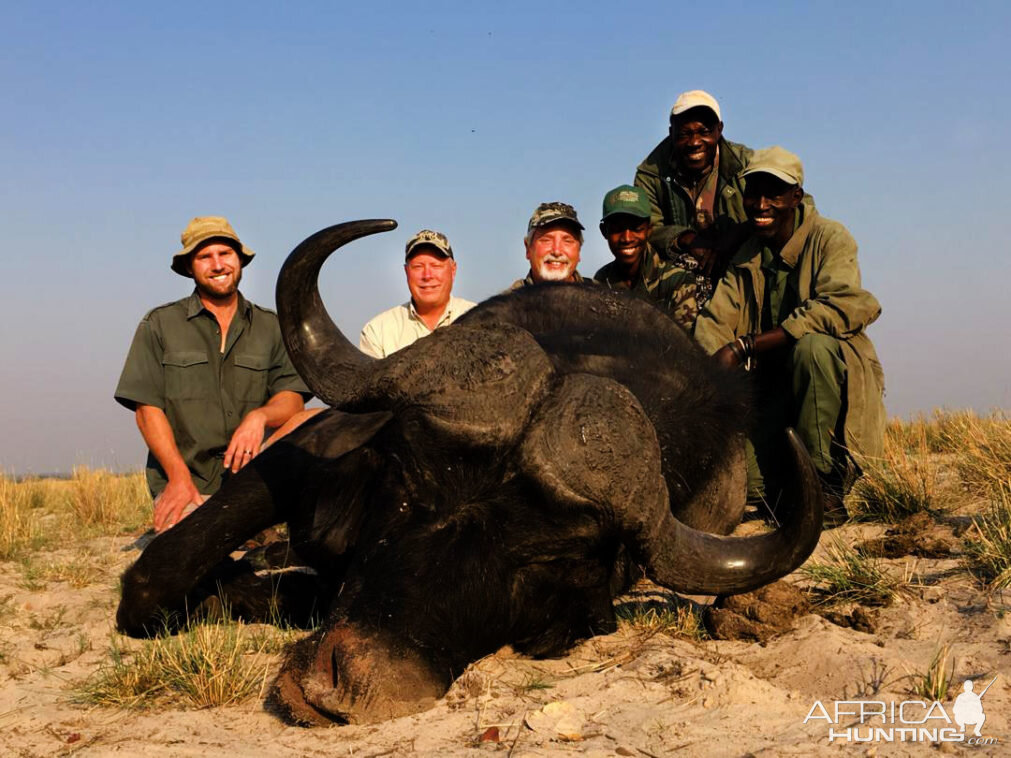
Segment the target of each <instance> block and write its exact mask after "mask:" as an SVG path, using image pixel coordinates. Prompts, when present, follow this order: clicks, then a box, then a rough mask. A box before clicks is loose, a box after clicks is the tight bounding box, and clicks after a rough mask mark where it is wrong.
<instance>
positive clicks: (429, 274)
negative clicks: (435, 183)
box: [358, 229, 475, 358]
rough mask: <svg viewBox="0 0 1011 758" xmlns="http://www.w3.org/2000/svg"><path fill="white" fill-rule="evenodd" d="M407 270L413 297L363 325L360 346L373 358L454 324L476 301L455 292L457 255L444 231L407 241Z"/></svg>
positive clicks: (421, 234)
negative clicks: (465, 298) (473, 301)
mask: <svg viewBox="0 0 1011 758" xmlns="http://www.w3.org/2000/svg"><path fill="white" fill-rule="evenodd" d="M404 273H405V274H406V275H407V289H408V290H409V291H410V293H411V299H410V300H408V301H407V302H406V303H403V304H401V305H397V306H395V307H393V308H390V309H389V310H386V311H383V312H382V313H380V314H379V315H378V316H376V317H375V318H373V319H371V320H370V321H369V322H368V323H367V324H365V327H364V328H363V329H362V333H361V336H360V338H359V340H358V346H359V348H361V350H362V352H363V353H367V354H368V355H371V356H372V357H373V358H385V357H386V356H388V355H389V354H390V353H394V352H396V351H397V350H402V349H403V348H405V347H407V346H408V345H410V344H413V343H414V342H416V341H417V340H419V339H421V338H422V337H425V336H428V335H429V334H431V333H432V332H433V331H435V330H436V329H438V328H440V327H443V326H448V325H449V324H452V323H453V322H454V321H456V320H457V319H458V318H460V316H462V315H463V314H464V313H466V312H467V311H469V310H470V309H471V308H473V307H474V305H475V303H472V302H471V301H470V300H464V299H463V298H462V297H456V296H454V295H453V281H454V280H455V279H456V257H455V256H454V255H453V248H452V247H451V246H450V244H449V240H448V239H447V238H446V235H445V234H442V233H441V232H436V231H433V230H431V229H422V230H421V231H420V232H418V233H417V234H415V235H414V236H413V237H411V238H410V239H409V240H408V241H407V245H406V246H405V248H404Z"/></svg>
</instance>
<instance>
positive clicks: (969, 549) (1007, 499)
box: [965, 479, 1011, 591]
mask: <svg viewBox="0 0 1011 758" xmlns="http://www.w3.org/2000/svg"><path fill="white" fill-rule="evenodd" d="M965 562H966V565H967V567H968V569H969V571H970V572H971V573H972V574H974V575H975V576H976V577H977V578H978V579H979V580H980V581H981V582H983V584H984V585H985V586H986V588H987V589H988V590H990V591H995V590H1002V589H1007V588H1008V587H1011V479H1008V480H1007V481H1006V482H1005V483H1004V484H1003V486H1002V487H1001V488H1000V490H999V492H998V494H997V496H996V497H995V498H994V500H993V502H992V503H991V505H990V508H989V510H988V511H986V512H985V513H983V514H981V515H980V516H977V517H976V518H975V519H974V520H973V524H972V529H971V530H970V531H969V532H967V533H966V537H965Z"/></svg>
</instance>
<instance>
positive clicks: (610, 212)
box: [600, 184, 650, 221]
mask: <svg viewBox="0 0 1011 758" xmlns="http://www.w3.org/2000/svg"><path fill="white" fill-rule="evenodd" d="M619 213H620V214H624V215H626V216H635V217H636V218H649V216H650V211H649V198H647V197H646V192H645V190H643V189H642V187H633V186H632V185H630V184H622V185H621V186H620V187H615V188H614V189H613V190H611V191H610V192H608V193H607V194H606V195H604V215H603V216H602V217H601V219H600V220H601V221H606V220H607V219H608V217H609V216H616V215H618V214H619Z"/></svg>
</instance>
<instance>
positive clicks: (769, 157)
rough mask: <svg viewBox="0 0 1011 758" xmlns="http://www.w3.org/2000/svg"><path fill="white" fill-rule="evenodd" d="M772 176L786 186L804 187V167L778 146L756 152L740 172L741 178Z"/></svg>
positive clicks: (794, 156)
mask: <svg viewBox="0 0 1011 758" xmlns="http://www.w3.org/2000/svg"><path fill="white" fill-rule="evenodd" d="M759 172H761V173H763V174H772V175H773V176H774V177H776V178H777V179H782V180H783V181H784V182H786V183H787V184H796V185H797V186H799V187H803V186H804V165H803V164H802V163H801V162H800V158H798V157H797V156H796V155H794V154H793V153H791V152H790V151H789V150H786V149H784V148H782V147H780V146H779V145H773V146H772V147H764V148H762V149H761V150H756V151H755V153H754V155H752V156H751V160H750V161H749V162H748V165H747V166H746V167H745V168H744V170H743V171H741V177H742V178H743V177H746V176H747V175H748V174H757V173H759Z"/></svg>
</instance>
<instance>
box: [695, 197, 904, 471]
mask: <svg viewBox="0 0 1011 758" xmlns="http://www.w3.org/2000/svg"><path fill="white" fill-rule="evenodd" d="M762 247H763V244H762V242H761V241H760V240H759V239H758V238H757V237H751V238H750V239H748V240H747V241H746V242H745V243H744V244H743V245H742V246H741V249H740V250H739V251H738V252H737V254H736V255H735V256H734V258H733V260H731V261H730V267H729V268H728V269H727V273H726V275H725V276H724V277H723V279H722V280H721V281H720V283H719V284H718V285H717V286H716V291H715V292H714V293H713V297H712V300H710V301H709V302H708V303H707V304H706V305H705V306H704V307H703V308H702V310H701V312H700V313H699V317H698V320H697V321H696V323H695V340H696V341H697V342H698V343H699V344H700V345H701V346H702V348H703V349H704V350H706V352H708V353H715V352H716V351H717V350H719V349H720V348H721V347H723V346H724V345H726V344H727V343H728V342H732V341H733V340H734V339H736V338H737V337H740V336H742V335H745V334H756V333H758V332H760V331H761V319H762V303H763V302H764V300H765V277H764V276H763V274H762V270H761V265H762ZM780 258H781V259H782V261H783V262H784V263H785V264H786V265H787V266H788V267H790V268H791V269H792V272H791V273H790V275H789V278H788V280H787V283H788V284H787V286H789V287H791V288H793V289H794V290H795V292H796V296H797V300H798V301H799V305H798V306H797V307H796V308H794V309H793V311H792V312H790V314H789V315H788V316H786V317H785V318H783V319H782V321H781V322H780V326H781V327H782V328H783V329H784V330H786V332H787V333H788V334H789V335H790V336H791V337H793V338H794V339H800V338H801V337H803V336H804V335H805V334H810V333H816V334H827V335H829V336H831V337H835V338H836V339H838V340H839V342H840V346H841V348H842V354H843V360H844V361H845V362H846V392H845V402H846V408H847V410H846V422H845V435H846V446H847V447H848V448H849V449H850V450H854V451H858V452H860V453H863V454H864V455H868V456H880V455H881V449H882V444H883V441H884V430H885V407H884V402H883V399H882V396H883V394H884V387H885V380H884V373H883V372H882V370H881V363H880V362H879V361H878V356H877V353H876V352H875V350H874V345H873V343H872V342H871V340H870V338H869V337H868V336H867V333H866V329H867V327H868V326H869V325H870V324H872V323H874V321H875V320H876V319H877V318H878V316H879V315H881V305H880V304H879V303H878V300H877V298H875V297H874V295H872V294H871V293H870V292H868V291H867V290H865V289H864V288H863V287H861V286H860V267H859V265H858V264H857V244H856V242H855V241H854V240H853V237H852V236H851V235H850V233H849V232H848V231H847V230H846V227H844V226H843V225H842V224H840V223H839V222H837V221H832V220H830V219H827V218H824V217H822V216H820V215H818V212H817V211H816V210H815V209H814V208H805V211H804V219H803V223H801V225H800V227H799V228H798V229H797V231H796V232H794V233H793V236H792V237H791V238H790V239H789V241H788V242H787V243H786V245H785V246H784V247H783V250H782V251H781V252H780Z"/></svg>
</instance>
